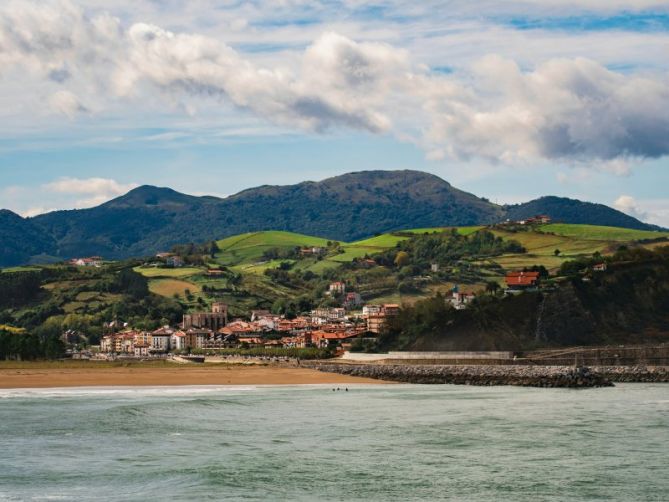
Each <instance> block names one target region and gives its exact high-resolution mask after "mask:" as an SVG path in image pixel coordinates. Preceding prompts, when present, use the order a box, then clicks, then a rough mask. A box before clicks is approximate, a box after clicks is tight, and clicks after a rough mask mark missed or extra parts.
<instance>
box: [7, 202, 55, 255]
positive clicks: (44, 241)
mask: <svg viewBox="0 0 669 502" xmlns="http://www.w3.org/2000/svg"><path fill="white" fill-rule="evenodd" d="M55 245H56V242H55V240H54V239H53V238H52V237H51V235H50V234H49V233H46V232H44V231H43V230H42V229H41V228H40V227H39V226H37V225H35V224H34V223H33V222H32V221H30V220H27V219H24V218H21V217H20V216H19V215H18V214H15V213H13V212H11V211H8V210H6V209H3V210H0V266H3V267H7V266H12V265H20V264H24V263H27V262H29V261H30V258H31V257H32V256H35V255H42V254H50V253H53V251H54V248H55Z"/></svg>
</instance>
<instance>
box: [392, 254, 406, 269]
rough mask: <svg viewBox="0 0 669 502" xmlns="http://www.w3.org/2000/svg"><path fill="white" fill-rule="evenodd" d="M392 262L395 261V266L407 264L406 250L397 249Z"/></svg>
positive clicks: (399, 266) (400, 266)
mask: <svg viewBox="0 0 669 502" xmlns="http://www.w3.org/2000/svg"><path fill="white" fill-rule="evenodd" d="M394 263H395V266H396V267H397V268H402V267H404V266H405V265H407V264H408V263H409V253H407V252H406V251H399V252H398V253H397V254H396V255H395V261H394Z"/></svg>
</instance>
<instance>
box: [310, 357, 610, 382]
mask: <svg viewBox="0 0 669 502" xmlns="http://www.w3.org/2000/svg"><path fill="white" fill-rule="evenodd" d="M310 366H312V367H313V368H314V369H318V370H320V371H326V372H331V373H340V374H344V375H351V376H359V377H366V378H377V379H379V380H388V381H393V382H405V383H419V384H456V385H518V386H524V387H564V388H585V387H611V386H613V383H612V382H611V380H609V378H608V377H607V374H608V373H599V372H594V371H591V370H590V369H589V368H574V367H568V366H511V365H476V366H474V365H471V366H461V365H458V366H455V365H454V366H450V365H404V364H336V363H330V364H328V363H316V364H313V365H310ZM618 381H621V380H618Z"/></svg>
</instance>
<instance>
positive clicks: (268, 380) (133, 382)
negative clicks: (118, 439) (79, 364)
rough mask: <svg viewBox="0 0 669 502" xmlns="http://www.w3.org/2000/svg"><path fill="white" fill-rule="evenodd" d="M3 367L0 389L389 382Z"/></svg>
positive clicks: (266, 370)
mask: <svg viewBox="0 0 669 502" xmlns="http://www.w3.org/2000/svg"><path fill="white" fill-rule="evenodd" d="M35 364H36V366H35V367H34V368H31V367H30V366H27V365H25V366H22V367H20V368H2V367H0V389H44V388H68V387H179V386H201V385H227V386H240V385H319V384H320V385H329V384H340V385H341V384H387V383H392V382H386V381H383V380H379V379H373V378H366V377H358V376H351V375H340V374H336V373H324V372H320V371H318V370H315V369H310V368H296V367H278V366H239V365H230V366H226V365H221V364H217V365H216V366H215V367H211V366H200V365H197V366H196V365H192V366H191V365H183V366H181V365H174V366H169V367H155V368H152V367H141V366H139V367H132V365H130V366H128V367H123V366H121V367H98V368H96V367H88V368H67V367H64V368H58V367H44V366H43V367H40V366H39V363H35Z"/></svg>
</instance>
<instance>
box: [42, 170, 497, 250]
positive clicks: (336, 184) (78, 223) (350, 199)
mask: <svg viewBox="0 0 669 502" xmlns="http://www.w3.org/2000/svg"><path fill="white" fill-rule="evenodd" d="M502 216H503V210H502V208H500V207H499V206H496V205H494V204H491V203H490V202H488V201H486V200H484V199H480V198H478V197H476V196H474V195H472V194H469V193H466V192H463V191H461V190H458V189H456V188H454V187H452V186H451V185H450V184H449V183H447V182H446V181H444V180H442V179H440V178H438V177H437V176H434V175H431V174H426V173H421V172H416V171H369V172H359V173H351V174H346V175H343V176H337V177H334V178H329V179H326V180H324V181H321V182H311V181H309V182H303V183H299V184H297V185H289V186H261V187H258V188H253V189H249V190H245V191H243V192H240V193H238V194H236V195H233V196H231V197H228V198H225V199H219V198H216V197H193V196H190V195H184V194H180V193H178V192H175V191H174V190H171V189H169V188H157V187H150V186H142V187H139V188H136V189H134V190H132V191H130V192H129V193H127V194H126V195H124V196H122V197H119V198H117V199H114V200H112V201H109V202H107V203H105V204H102V205H101V206H98V207H94V208H90V209H81V210H72V211H56V212H53V213H48V214H45V215H41V216H37V217H35V218H34V219H33V221H34V223H35V224H37V225H39V226H41V227H43V228H44V229H45V231H46V232H47V233H48V234H50V235H53V236H54V237H55V239H56V240H57V242H58V249H57V253H58V254H59V255H60V256H63V257H67V256H73V255H90V254H98V255H101V256H104V257H108V258H121V257H127V256H138V255H145V254H148V253H154V252H156V251H159V250H161V249H163V250H164V249H168V248H169V247H171V246H172V245H174V244H177V243H184V242H190V241H193V242H202V241H206V240H210V239H216V238H223V237H227V236H230V235H236V234H240V233H244V232H252V231H259V230H286V231H293V232H300V233H306V234H311V235H318V236H323V237H325V238H328V239H334V240H344V241H347V240H355V239H358V238H364V237H368V236H370V235H372V234H374V233H377V232H385V231H390V230H396V229H401V228H408V227H416V226H419V227H420V226H434V225H435V224H437V223H438V224H441V225H471V224H478V223H481V222H484V221H485V222H487V221H498V220H499V219H500V218H502Z"/></svg>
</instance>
